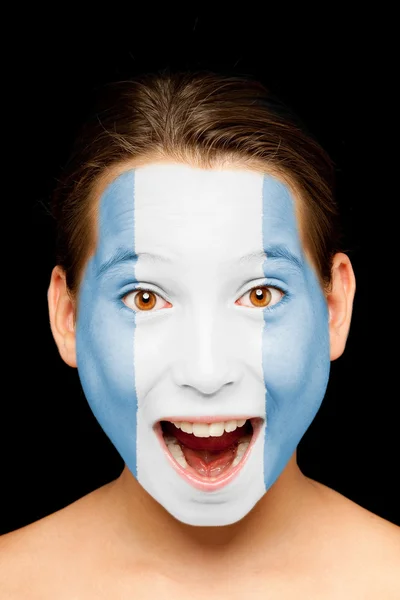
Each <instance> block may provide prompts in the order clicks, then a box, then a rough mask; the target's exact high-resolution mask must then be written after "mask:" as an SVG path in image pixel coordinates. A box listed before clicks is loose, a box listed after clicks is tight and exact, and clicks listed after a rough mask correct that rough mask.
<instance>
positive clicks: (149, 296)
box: [134, 290, 157, 310]
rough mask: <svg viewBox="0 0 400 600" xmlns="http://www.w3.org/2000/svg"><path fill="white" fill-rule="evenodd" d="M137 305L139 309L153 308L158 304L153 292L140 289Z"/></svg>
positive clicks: (137, 295)
mask: <svg viewBox="0 0 400 600" xmlns="http://www.w3.org/2000/svg"><path fill="white" fill-rule="evenodd" d="M134 302H135V305H136V306H137V308H138V309H139V310H151V309H152V308H154V307H155V305H156V302H157V300H156V297H155V294H154V293H153V292H150V291H148V290H139V291H138V292H137V293H136V295H135V300H134Z"/></svg>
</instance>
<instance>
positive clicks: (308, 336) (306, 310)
mask: <svg viewBox="0 0 400 600" xmlns="http://www.w3.org/2000/svg"><path fill="white" fill-rule="evenodd" d="M329 367H330V360H329V330H328V313H327V309H326V306H325V303H324V300H323V298H322V297H321V298H320V300H319V301H317V302H314V303H311V302H310V301H306V299H305V300H304V301H297V302H296V303H295V305H294V306H293V307H292V308H291V309H290V311H288V312H287V315H286V316H285V317H284V319H282V320H280V322H279V323H278V319H274V318H271V319H268V316H267V315H266V318H265V328H264V332H263V370H264V378H265V387H266V402H267V417H269V418H274V416H275V415H277V414H279V415H281V416H283V415H285V420H287V421H291V422H293V420H294V419H296V418H298V417H299V416H302V418H306V419H308V418H313V416H314V415H315V412H316V410H317V408H318V407H319V405H320V403H321V402H322V399H323V396H324V393H325V390H326V385H327V381H328V375H329Z"/></svg>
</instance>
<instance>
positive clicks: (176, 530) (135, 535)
mask: <svg viewBox="0 0 400 600" xmlns="http://www.w3.org/2000/svg"><path fill="white" fill-rule="evenodd" d="M108 493H109V501H110V504H111V506H112V509H111V508H110V511H111V510H112V512H111V513H110V514H114V515H118V516H117V517H116V520H117V521H118V522H116V523H115V528H114V530H115V531H117V530H118V532H119V535H120V532H121V531H122V532H123V536H124V537H125V544H124V545H125V547H126V542H128V543H129V544H131V545H132V547H135V548H140V552H141V554H142V556H143V555H144V554H147V555H148V556H151V557H152V558H154V561H155V562H156V561H157V559H160V560H164V561H165V560H168V558H165V557H170V560H171V561H173V560H174V561H176V560H178V561H179V560H180V561H183V562H188V564H189V563H190V562H191V561H193V559H194V558H196V560H197V561H199V560H204V561H205V562H206V561H209V562H210V563H212V561H215V560H216V557H217V556H218V558H219V560H220V561H221V558H222V559H224V557H226V560H227V561H228V562H229V564H230V565H232V563H234V562H235V559H237V560H238V561H239V560H240V561H243V544H244V543H245V540H251V548H252V553H251V554H252V557H254V556H256V555H257V552H258V553H259V555H261V554H263V555H264V556H265V553H266V552H268V551H269V550H271V552H273V553H274V555H275V554H276V550H277V547H278V546H279V547H281V546H282V540H285V543H292V542H293V536H298V535H299V529H300V527H299V524H302V523H304V522H305V516H306V514H308V513H309V512H310V501H311V500H312V499H313V498H314V499H315V497H316V494H317V493H318V492H317V488H316V486H315V485H313V482H312V481H311V480H310V479H308V478H307V477H305V476H304V475H303V474H302V473H301V471H300V469H299V467H298V465H297V461H296V454H294V455H293V456H292V458H291V459H290V461H289V463H288V464H287V466H286V468H285V469H284V471H283V472H282V474H281V475H280V477H279V478H278V480H277V481H276V482H275V484H274V485H273V486H272V487H271V488H270V489H269V490H268V492H267V493H266V494H265V495H264V496H263V498H261V500H260V501H259V502H258V503H257V504H256V506H255V507H254V508H253V510H252V511H251V512H250V513H249V514H248V515H246V517H244V518H243V519H241V520H240V521H239V522H237V523H233V524H231V525H226V526H224V527H194V526H191V525H186V524H184V523H181V522H179V521H177V520H176V519H175V518H174V517H172V516H171V515H170V514H169V513H168V512H167V511H166V510H165V509H164V508H163V507H162V506H161V505H159V504H158V502H156V501H155V500H154V499H153V498H152V497H151V496H150V495H149V494H147V492H146V491H145V490H144V489H143V488H142V487H141V486H140V484H139V483H138V482H137V481H136V479H135V478H134V477H133V476H132V475H131V473H130V471H129V470H128V469H127V468H126V467H125V468H124V470H123V472H122V474H121V475H120V477H119V478H118V479H116V480H115V481H114V482H113V483H112V484H110V486H109V492H108ZM163 557H164V558H163ZM199 557H200V558H199Z"/></svg>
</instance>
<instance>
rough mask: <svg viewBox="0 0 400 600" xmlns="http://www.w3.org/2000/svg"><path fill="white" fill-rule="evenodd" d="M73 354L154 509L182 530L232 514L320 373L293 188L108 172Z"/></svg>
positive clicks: (311, 284) (320, 302)
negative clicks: (168, 515)
mask: <svg viewBox="0 0 400 600" xmlns="http://www.w3.org/2000/svg"><path fill="white" fill-rule="evenodd" d="M138 287H139V288H141V289H138ZM77 360H78V371H79V376H80V379H81V382H82V386H83V389H84V392H85V395H86V397H87V400H88V402H89V404H90V406H91V409H92V410H93V413H94V415H95V416H96V418H97V420H98V421H99V423H100V425H101V427H102V428H103V429H104V431H105V433H106V434H107V435H108V436H109V438H110V439H111V441H112V442H113V444H114V445H115V447H116V448H117V450H118V451H119V453H120V455H121V456H122V458H123V460H124V461H125V463H126V465H127V467H128V468H129V470H130V471H131V473H132V474H133V475H134V476H135V477H136V478H137V480H138V482H139V483H140V484H141V485H142V486H143V488H144V489H145V490H146V491H147V492H148V493H149V494H150V495H151V496H152V497H153V498H154V499H155V500H156V501H157V502H159V503H160V504H161V505H162V506H163V507H164V508H165V509H166V510H167V511H169V513H171V515H173V516H174V517H175V518H176V519H178V520H180V521H182V522H184V523H187V524H190V525H200V526H210V525H227V524H231V523H234V522H236V521H238V520H240V519H242V518H243V517H244V516H245V515H246V514H247V513H248V512H249V511H250V510H251V509H252V508H253V507H254V506H255V504H256V503H257V502H258V501H259V500H260V498H261V497H262V496H263V495H264V494H265V493H266V492H267V490H268V489H269V488H270V486H271V485H272V484H273V483H274V482H275V481H276V479H277V478H278V477H279V475H280V474H281V472H282V471H283V469H284V467H285V466H286V465H287V463H288V461H289V459H290V457H291V456H292V454H293V452H294V451H295V449H296V446H297V445H298V443H299V441H300V439H301V437H302V436H303V434H304V433H305V431H306V430H307V428H308V426H309V425H310V423H311V421H312V420H313V418H314V416H315V414H316V412H317V410H318V408H319V407H320V404H321V402H322V399H323V396H324V393H325V389H326V385H327V381H328V375H329V366H330V358H329V334H328V311H327V305H326V301H325V297H324V295H323V293H322V290H321V288H320V285H319V283H318V280H317V277H316V275H315V273H314V271H313V269H312V267H311V266H310V264H309V262H308V259H307V258H306V256H305V254H304V252H303V249H302V245H301V242H300V238H299V232H298V226H297V221H296V216H295V205H294V199H293V198H292V196H291V194H290V193H289V190H288V188H287V187H286V186H285V185H284V184H283V183H281V182H280V181H278V180H277V179H275V178H273V177H271V176H267V175H262V174H260V173H257V172H254V171H247V170H240V169H238V170H219V171H218V170H202V169H196V168H192V167H189V166H187V165H182V164H150V165H147V166H144V167H140V168H138V169H136V170H131V171H128V172H125V173H123V174H122V175H120V176H119V177H118V178H116V179H115V180H114V181H113V182H112V183H111V185H109V187H108V188H107V189H106V191H105V192H104V194H103V196H102V198H101V200H100V205H99V221H98V243H97V249H96V252H95V254H94V255H93V257H92V258H91V259H90V260H89V262H88V264H87V267H86V270H85V273H84V278H83V282H82V285H81V290H80V296H79V306H78V318H77ZM173 423H175V425H174V424H173Z"/></svg>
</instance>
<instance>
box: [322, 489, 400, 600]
mask: <svg viewBox="0 0 400 600" xmlns="http://www.w3.org/2000/svg"><path fill="white" fill-rule="evenodd" d="M313 484H315V485H316V487H317V488H318V489H319V491H320V493H321V497H322V498H323V504H324V511H323V515H324V517H323V519H322V521H321V524H322V527H325V532H324V534H322V535H321V536H320V540H321V539H322V540H324V539H325V540H326V542H327V543H326V545H327V547H329V550H327V551H326V552H324V556H326V557H327V558H328V561H330V564H331V565H337V573H336V575H337V576H339V574H340V576H341V580H342V581H343V582H344V581H346V580H347V581H348V582H351V581H353V582H354V583H355V586H358V585H359V586H360V588H362V587H363V586H365V592H366V595H365V598H370V597H371V598H375V597H376V598H383V597H384V598H385V599H387V600H391V599H392V598H393V600H394V599H396V600H397V599H398V598H400V527H398V526H397V525H395V524H394V523H391V522H390V521H387V520H385V519H383V518H381V517H380V516H378V515H376V514H374V513H372V512H370V511H369V510H367V509H365V508H363V507H361V506H359V505H358V504H356V503H355V502H352V501H351V500H349V499H348V498H345V497H344V496H343V495H341V494H339V493H338V492H336V491H334V490H331V489H330V488H327V487H326V486H323V485H321V484H317V483H316V482H313ZM329 539H330V540H331V541H329ZM349 585H350V583H349Z"/></svg>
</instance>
